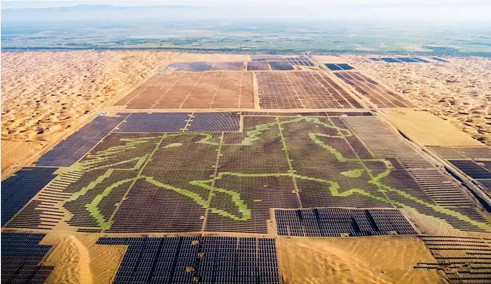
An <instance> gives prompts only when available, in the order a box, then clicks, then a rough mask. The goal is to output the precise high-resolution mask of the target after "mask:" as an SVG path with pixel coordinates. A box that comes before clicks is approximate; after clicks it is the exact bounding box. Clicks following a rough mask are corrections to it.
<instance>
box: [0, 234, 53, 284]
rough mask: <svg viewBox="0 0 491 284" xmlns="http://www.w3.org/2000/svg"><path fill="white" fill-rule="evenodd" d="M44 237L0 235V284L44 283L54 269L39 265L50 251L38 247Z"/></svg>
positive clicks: (44, 247) (41, 246) (45, 247)
mask: <svg viewBox="0 0 491 284" xmlns="http://www.w3.org/2000/svg"><path fill="white" fill-rule="evenodd" d="M44 236H45V235H44V234H18V233H2V283H33V284H38V283H39V284H42V283H45V281H46V279H47V278H48V276H49V274H50V273H51V271H52V270H53V269H54V267H53V266H41V265H40V262H41V260H42V259H43V258H44V257H45V255H46V254H47V253H48V252H49V250H50V249H51V246H47V245H39V242H40V241H41V240H42V239H43V238H44Z"/></svg>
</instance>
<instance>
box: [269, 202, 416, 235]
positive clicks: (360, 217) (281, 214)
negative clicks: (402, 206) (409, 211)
mask: <svg viewBox="0 0 491 284" xmlns="http://www.w3.org/2000/svg"><path fill="white" fill-rule="evenodd" d="M275 217H276V226H277V232H278V235H280V236H300V237H303V236H305V237H339V236H341V235H343V234H348V235H349V236H372V235H388V234H392V233H394V232H395V233H397V234H401V235H406V234H409V235H411V234H417V231H416V230H415V229H414V227H413V226H412V225H411V223H410V222H409V221H408V220H407V219H406V218H405V217H404V215H402V213H401V211H399V210H398V209H370V210H365V209H345V208H318V209H299V210H282V209H278V210H275Z"/></svg>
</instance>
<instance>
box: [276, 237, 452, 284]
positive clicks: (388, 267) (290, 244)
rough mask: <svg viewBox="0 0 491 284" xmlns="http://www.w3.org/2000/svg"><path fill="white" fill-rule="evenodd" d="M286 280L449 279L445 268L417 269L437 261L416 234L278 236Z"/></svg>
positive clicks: (284, 281)
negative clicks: (395, 235) (446, 276)
mask: <svg viewBox="0 0 491 284" xmlns="http://www.w3.org/2000/svg"><path fill="white" fill-rule="evenodd" d="M278 257H279V265H280V271H281V273H282V277H283V283H285V284H291V283H305V284H307V283H308V284H316V283H319V284H321V283H322V284H323V283H447V282H446V280H445V279H444V278H443V276H442V275H443V274H442V272H437V271H435V270H432V271H431V270H415V269H413V266H414V265H415V264H416V263H417V262H434V261H435V260H434V258H433V257H432V256H431V255H430V253H429V251H428V250H426V248H425V246H424V244H423V242H422V241H421V240H419V239H417V238H416V237H402V236H398V237H389V236H383V237H358V238H329V239H322V238H279V240H278Z"/></svg>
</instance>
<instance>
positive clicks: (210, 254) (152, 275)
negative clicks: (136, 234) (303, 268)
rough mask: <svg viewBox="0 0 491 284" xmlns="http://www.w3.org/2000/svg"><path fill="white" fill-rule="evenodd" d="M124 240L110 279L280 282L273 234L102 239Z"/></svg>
mask: <svg viewBox="0 0 491 284" xmlns="http://www.w3.org/2000/svg"><path fill="white" fill-rule="evenodd" d="M97 243H98V244H102V245H128V250H127V252H126V254H125V256H124V258H123V261H122V263H121V266H120V268H119V270H118V272H117V274H116V277H115V280H114V282H113V283H115V284H118V283H217V284H220V283H271V284H273V283H281V282H280V278H279V273H278V258H277V254H276V245H275V240H274V239H267V238H236V237H206V236H205V237H200V236H196V237H173V238H100V239H99V240H98V242H97Z"/></svg>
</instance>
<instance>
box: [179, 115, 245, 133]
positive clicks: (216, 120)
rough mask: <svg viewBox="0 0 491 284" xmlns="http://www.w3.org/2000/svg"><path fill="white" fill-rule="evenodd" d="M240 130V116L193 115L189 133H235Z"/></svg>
mask: <svg viewBox="0 0 491 284" xmlns="http://www.w3.org/2000/svg"><path fill="white" fill-rule="evenodd" d="M239 129H240V115H239V114H238V113H231V112H206V113H200V112H198V113H193V115H192V117H191V120H190V122H189V126H188V127H187V128H186V130H188V131H196V132H235V131H239Z"/></svg>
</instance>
